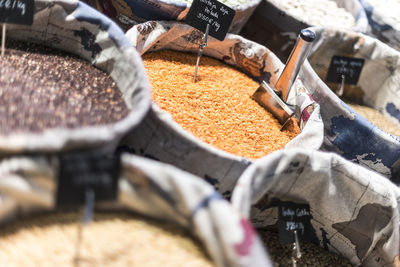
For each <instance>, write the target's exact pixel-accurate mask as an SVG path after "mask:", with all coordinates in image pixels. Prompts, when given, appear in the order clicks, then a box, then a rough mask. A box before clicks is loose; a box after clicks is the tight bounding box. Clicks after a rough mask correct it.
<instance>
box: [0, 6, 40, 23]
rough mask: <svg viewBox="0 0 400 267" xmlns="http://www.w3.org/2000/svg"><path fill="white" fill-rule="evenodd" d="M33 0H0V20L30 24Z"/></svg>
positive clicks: (31, 21)
mask: <svg viewBox="0 0 400 267" xmlns="http://www.w3.org/2000/svg"><path fill="white" fill-rule="evenodd" d="M34 9H35V1H34V0H0V22H5V23H16V24H26V25H32V23H33V12H34Z"/></svg>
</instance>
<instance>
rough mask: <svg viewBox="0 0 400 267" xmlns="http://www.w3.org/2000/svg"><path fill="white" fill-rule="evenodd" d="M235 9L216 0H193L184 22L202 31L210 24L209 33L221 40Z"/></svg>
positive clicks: (230, 22)
mask: <svg viewBox="0 0 400 267" xmlns="http://www.w3.org/2000/svg"><path fill="white" fill-rule="evenodd" d="M234 16H235V10H233V9H232V8H230V7H228V6H227V5H224V4H222V3H221V2H218V1H216V0H194V1H193V3H192V5H191V6H190V9H189V12H188V14H187V16H186V20H185V21H186V23H187V24H189V25H190V26H192V27H193V28H196V29H198V30H199V31H202V32H204V30H205V29H206V27H207V24H210V32H209V34H210V35H211V36H212V37H214V38H216V39H218V40H220V41H223V40H224V39H225V36H226V33H227V32H228V30H229V27H230V26H231V24H232V20H233V17H234Z"/></svg>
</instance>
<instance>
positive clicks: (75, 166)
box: [56, 151, 120, 206]
mask: <svg viewBox="0 0 400 267" xmlns="http://www.w3.org/2000/svg"><path fill="white" fill-rule="evenodd" d="M59 162H60V167H59V175H58V187H57V196H56V204H57V206H76V205H83V204H84V203H85V194H86V192H87V190H89V189H90V190H92V191H93V193H94V195H95V196H96V201H111V200H115V199H116V198H117V192H118V178H119V172H120V158H119V157H118V156H114V155H113V154H112V153H110V154H108V153H104V152H99V151H74V152H67V153H64V154H62V155H61V156H60V161H59Z"/></svg>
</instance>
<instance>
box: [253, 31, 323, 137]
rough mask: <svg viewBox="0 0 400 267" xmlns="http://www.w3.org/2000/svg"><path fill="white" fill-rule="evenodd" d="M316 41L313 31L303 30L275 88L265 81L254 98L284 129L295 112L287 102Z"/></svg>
mask: <svg viewBox="0 0 400 267" xmlns="http://www.w3.org/2000/svg"><path fill="white" fill-rule="evenodd" d="M314 39H315V33H314V32H313V31H311V30H308V29H304V30H302V31H301V32H300V34H299V36H298V37H297V41H296V44H295V46H294V48H293V50H292V52H291V53H290V56H289V58H288V60H287V62H286V66H285V68H284V69H283V71H282V73H281V75H280V76H279V79H278V81H277V82H276V84H275V88H271V87H270V86H269V85H268V84H267V83H266V82H265V81H263V82H262V83H261V85H260V87H259V88H258V89H257V90H256V91H255V92H254V94H253V96H252V98H253V99H254V100H255V101H256V102H257V103H258V104H260V105H261V106H262V107H263V108H265V109H266V110H268V111H269V112H270V113H271V114H272V115H274V116H275V117H276V118H277V119H278V120H279V122H280V123H281V124H283V126H282V128H283V127H284V126H285V125H286V123H287V121H288V119H289V118H290V117H292V116H293V115H294V112H293V110H292V109H291V108H290V107H289V106H288V105H287V104H286V101H287V98H288V95H289V92H290V89H291V87H292V85H293V83H294V82H295V80H296V78H297V75H298V74H299V71H300V68H301V66H302V65H303V63H304V60H305V59H306V58H307V56H308V53H309V52H310V48H311V44H312V42H313V41H314ZM281 130H282V129H281Z"/></svg>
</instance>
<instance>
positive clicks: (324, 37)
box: [300, 28, 400, 183]
mask: <svg viewBox="0 0 400 267" xmlns="http://www.w3.org/2000/svg"><path fill="white" fill-rule="evenodd" d="M314 30H315V31H316V33H317V40H316V41H315V43H314V45H313V48H312V51H311V53H310V56H309V62H310V64H308V63H307V64H305V65H304V67H303V69H302V71H301V72H300V73H301V75H302V77H303V82H304V84H305V85H307V88H310V91H311V92H310V93H311V95H312V96H313V97H314V99H315V100H316V101H317V102H318V103H320V104H321V106H322V107H323V108H321V116H322V119H323V121H324V126H325V138H324V144H323V149H324V150H327V151H333V152H336V153H339V154H340V155H342V156H343V157H345V158H347V159H349V160H351V161H353V162H355V163H358V164H360V165H363V166H365V167H368V168H370V169H372V170H375V171H377V172H378V173H381V174H383V175H384V176H386V177H388V178H390V179H391V180H392V181H393V182H395V183H399V181H400V180H399V178H400V138H399V135H398V133H399V127H400V86H399V83H398V80H399V75H400V72H399V71H400V65H399V58H400V53H399V52H398V51H396V50H395V49H393V48H391V47H389V46H387V45H385V44H384V43H382V42H380V41H379V40H377V39H375V38H372V37H369V36H366V35H364V34H362V33H356V32H352V31H346V30H340V29H337V28H314ZM334 56H336V57H335V58H338V57H344V58H345V61H344V62H348V63H346V64H347V65H346V66H344V67H345V68H342V65H340V64H342V63H340V64H339V65H336V64H334V65H332V66H333V68H331V67H330V66H331V62H333V61H332V59H333V58H334ZM354 60H357V62H361V61H363V64H360V65H359V67H357V68H356V67H351V66H350V64H351V62H353V61H354ZM349 62H350V63H349ZM354 62H355V61H354ZM343 64H344V63H343ZM336 66H338V67H340V68H342V69H340V68H339V69H336ZM346 68H347V70H346ZM329 70H334V71H333V72H332V71H331V73H334V74H335V73H342V70H343V71H347V72H346V75H350V72H351V71H353V72H354V77H356V73H359V77H358V80H356V79H355V78H354V80H353V81H350V79H349V83H347V82H345V84H344V89H343V94H342V96H341V98H339V97H338V96H337V95H336V94H335V93H337V92H338V88H339V87H340V83H341V79H338V80H335V79H333V78H335V76H331V74H329V75H328V72H330V71H329ZM335 75H336V74H335ZM332 77H333V78H332ZM347 77H350V76H347ZM337 78H338V77H337ZM334 92H335V93H334ZM345 103H346V104H345ZM348 103H350V104H356V106H354V105H353V108H351V107H349V106H348V105H347V104H348ZM359 105H363V106H367V107H370V108H373V109H375V110H376V111H378V112H380V113H381V115H383V116H385V117H386V119H387V122H384V123H382V124H381V123H380V124H377V125H379V127H382V128H378V127H376V125H374V124H372V123H371V122H370V121H369V120H367V119H365V118H364V117H363V116H360V113H358V112H357V110H355V109H354V107H355V108H356V109H357V108H358V106H359ZM370 112H371V111H369V113H370ZM367 115H368V114H367ZM371 115H373V117H375V116H376V115H375V114H371ZM372 119H374V118H372ZM389 124H391V125H389ZM396 129H397V130H396ZM389 131H390V132H391V133H392V134H390V133H389Z"/></svg>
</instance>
